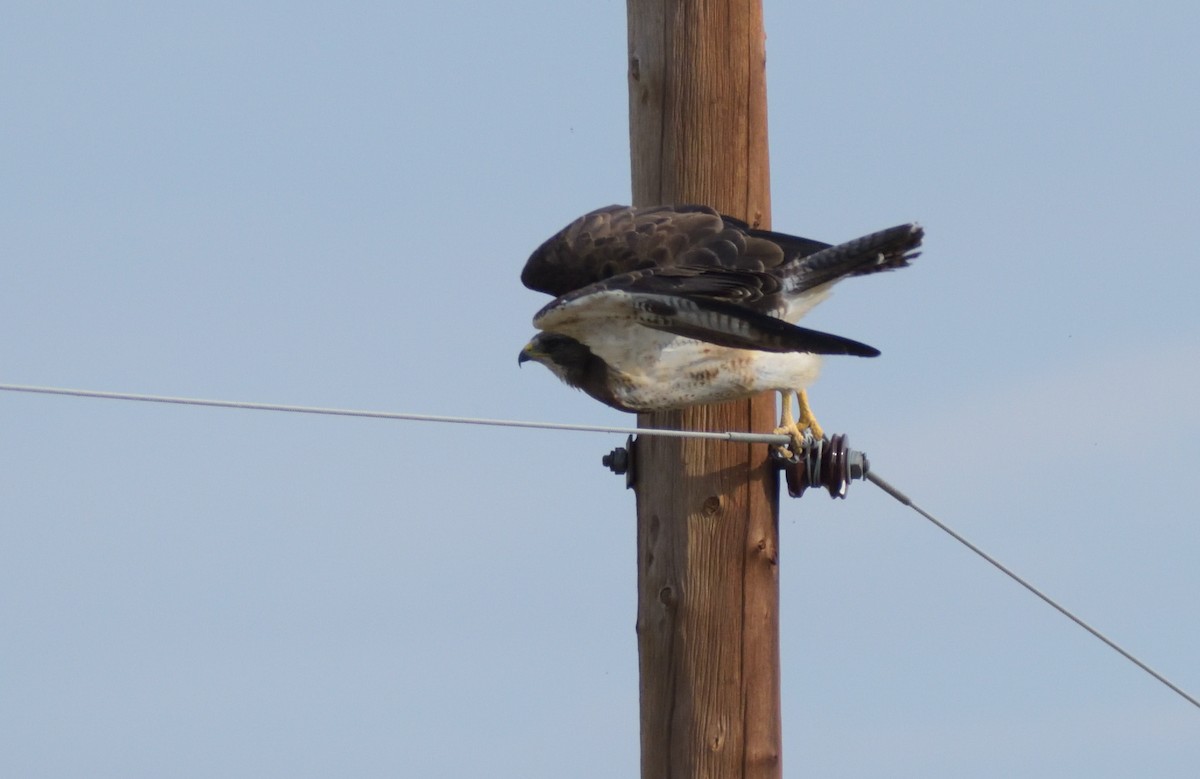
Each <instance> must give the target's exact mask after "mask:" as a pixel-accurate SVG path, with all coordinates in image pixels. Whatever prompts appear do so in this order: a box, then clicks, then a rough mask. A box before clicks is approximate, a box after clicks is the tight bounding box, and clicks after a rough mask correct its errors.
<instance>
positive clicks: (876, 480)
mask: <svg viewBox="0 0 1200 779" xmlns="http://www.w3.org/2000/svg"><path fill="white" fill-rule="evenodd" d="M864 478H866V479H867V481H870V482H871V483H873V484H874V485H875V486H876V487H878V488H879V489H881V490H883V491H884V492H886V493H887V494H888V495H891V496H892V497H893V498H895V499H896V500H898V501H900V502H901V503H903V504H904V505H905V506H908V507H909V508H911V509H912V510H913V511H915V512H917V513H918V514H920V515H921V516H923V517H925V519H928V520H929V521H930V522H932V523H933V524H934V525H936V526H937V527H938V528H939V529H940V530H943V531H945V532H946V534H948V535H949V536H950V537H951V538H953V539H954V540H955V541H957V542H959V543H960V544H962V545H963V546H965V547H966V548H968V549H970V550H971V551H972V552H974V553H975V554H977V555H979V556H980V557H982V558H983V559H984V560H987V561H988V562H989V563H991V564H992V565H993V566H995V567H996V568H998V569H999V570H1000V572H1001V573H1003V574H1004V575H1005V576H1007V577H1009V578H1010V579H1012V580H1013V581H1015V582H1016V583H1017V584H1019V585H1021V586H1022V587H1024V588H1025V589H1027V590H1029V591H1030V592H1032V593H1033V594H1034V595H1036V596H1038V597H1039V598H1041V599H1042V600H1043V601H1045V602H1046V603H1048V604H1049V605H1050V606H1052V607H1053V608H1054V609H1055V610H1057V611H1058V612H1059V613H1060V614H1062V615H1063V616H1064V617H1066V618H1067V619H1069V620H1071V621H1072V622H1074V623H1075V624H1076V625H1078V626H1079V627H1081V628H1083V629H1084V630H1086V631H1087V632H1089V633H1091V634H1092V635H1093V636H1095V637H1096V638H1098V639H1100V640H1101V641H1103V642H1104V643H1105V644H1108V646H1109V647H1110V648H1112V649H1113V650H1114V651H1116V652H1117V653H1118V654H1120V655H1121V656H1122V657H1124V658H1125V659H1126V660H1128V661H1129V662H1131V663H1133V664H1134V665H1136V666H1137V667H1138V668H1141V669H1142V670H1143V671H1145V672H1146V673H1148V674H1150V675H1151V676H1153V677H1154V678H1155V679H1157V680H1158V681H1160V682H1162V683H1163V684H1165V685H1166V686H1167V687H1169V688H1170V689H1171V690H1173V691H1174V692H1175V693H1177V694H1178V695H1179V696H1180V697H1181V698H1183V699H1184V700H1185V701H1187V702H1188V703H1190V704H1192V705H1193V706H1195V707H1196V708H1198V709H1200V701H1198V700H1196V699H1195V698H1193V697H1192V696H1191V695H1188V694H1187V693H1186V692H1184V691H1183V690H1181V689H1180V688H1179V687H1178V686H1176V685H1175V684H1174V683H1172V682H1171V680H1170V679H1168V678H1167V677H1165V676H1163V675H1162V674H1160V673H1159V672H1158V671H1155V670H1154V669H1153V668H1151V667H1150V666H1148V665H1146V664H1145V663H1143V662H1142V661H1141V660H1139V659H1137V658H1136V657H1134V656H1133V655H1132V654H1130V653H1129V652H1128V651H1126V650H1125V649H1123V648H1122V647H1121V646H1120V645H1118V644H1117V643H1116V642H1115V641H1113V640H1112V639H1111V638H1109V637H1108V636H1106V635H1104V634H1103V633H1101V632H1100V631H1099V630H1096V629H1095V628H1094V627H1092V626H1091V625H1089V624H1088V623H1086V622H1084V621H1083V620H1082V619H1080V618H1079V617H1077V616H1075V615H1074V614H1072V613H1071V612H1070V611H1068V610H1067V609H1066V608H1065V607H1063V606H1061V605H1059V604H1058V602H1057V601H1055V600H1054V599H1053V598H1051V597H1050V596H1049V595H1046V594H1045V593H1044V592H1042V591H1041V590H1039V589H1038V588H1037V587H1034V586H1033V585H1032V584H1030V583H1029V582H1027V581H1025V580H1024V579H1023V578H1021V577H1020V576H1018V575H1017V574H1015V573H1013V572H1012V571H1011V570H1010V569H1009V568H1007V567H1006V566H1005V565H1004V564H1003V563H1001V562H1000V561H999V560H997V559H996V558H994V557H992V556H991V555H990V554H988V553H987V552H985V551H983V550H982V549H980V548H979V547H977V546H975V544H972V543H971V542H970V541H968V540H967V539H965V538H963V537H962V536H961V535H959V534H958V533H956V532H954V530H952V529H951V528H949V527H948V526H947V525H946V524H945V523H943V522H941V521H940V520H938V519H937V517H935V516H933V515H932V514H930V513H929V512H928V511H926V510H925V509H923V508H921V507H920V506H918V505H917V504H915V503H913V502H912V499H911V498H909V497H908V496H907V495H905V494H904V493H903V492H901V491H900V490H898V489H896V488H895V487H893V486H892V485H891V484H888V483H887V482H886V481H884V480H883V479H882V478H880V477H879V476H877V475H876V474H875V473H873V472H871V471H868V472H867V473H866V474H865V475H864Z"/></svg>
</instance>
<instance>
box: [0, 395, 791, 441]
mask: <svg viewBox="0 0 1200 779" xmlns="http://www.w3.org/2000/svg"><path fill="white" fill-rule="evenodd" d="M0 391H5V392H27V393H34V394H40V395H70V396H72V397H77V398H99V399H101V400H137V401H143V402H146V403H173V404H176V405H183V406H208V407H212V408H242V409H251V410H253V411H285V412H289V413H293V414H324V415H327V416H340V417H368V418H370V419H396V420H404V421H408V422H442V423H446V424H457V425H487V426H491V427H523V428H532V429H534V430H573V431H576V432H583V433H618V434H620V435H649V436H660V437H663V438H705V439H708V440H711V441H732V442H734V443H743V444H774V445H786V444H787V443H788V442H790V441H791V440H792V439H791V437H789V436H786V435H779V434H775V433H742V432H736V431H735V432H722V433H713V432H704V431H700V430H659V429H656V428H646V427H605V426H603V425H570V424H562V423H558V422H525V421H521V420H516V419H480V418H476V417H451V416H435V415H433V414H401V413H396V412H392V411H365V410H359V409H349V408H324V407H321V406H291V405H285V404H281V403H252V402H249V401H243V400H209V399H205V398H181V397H172V396H170V395H144V394H140V393H133V392H102V391H99V390H82V389H67V388H65V387H36V386H30V385H27V384H0Z"/></svg>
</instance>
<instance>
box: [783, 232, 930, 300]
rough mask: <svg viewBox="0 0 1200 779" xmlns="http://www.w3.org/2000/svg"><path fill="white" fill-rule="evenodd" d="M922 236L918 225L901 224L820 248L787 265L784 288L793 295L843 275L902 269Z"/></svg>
mask: <svg viewBox="0 0 1200 779" xmlns="http://www.w3.org/2000/svg"><path fill="white" fill-rule="evenodd" d="M924 237H925V230H924V229H923V228H922V227H921V226H920V225H918V224H915V223H914V224H904V225H897V226H896V227H889V228H888V229H886V230H880V231H879V232H877V233H871V234H870V235H864V236H862V237H861V238H855V239H854V240H853V241H847V242H846V243H841V244H838V245H837V246H830V247H829V248H828V249H822V250H821V251H819V252H817V253H816V254H810V255H809V256H807V257H803V258H801V259H799V260H796V261H795V262H794V263H792V265H791V267H789V268H787V270H786V271H785V279H786V280H785V282H784V284H785V288H786V291H787V292H790V293H792V294H795V293H799V292H804V291H805V290H809V289H812V288H813V287H819V286H821V285H822V284H827V283H829V282H831V281H837V280H838V279H841V278H845V277H847V276H865V275H867V274H869V273H878V272H879V271H885V270H892V269H894V268H903V267H904V266H906V265H908V264H909V262H911V261H912V260H914V259H916V258H917V257H918V256H919V255H920V252H918V251H916V250H917V249H918V248H919V247H920V246H921V239H923V238H924Z"/></svg>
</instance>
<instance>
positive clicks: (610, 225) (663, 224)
mask: <svg viewBox="0 0 1200 779" xmlns="http://www.w3.org/2000/svg"><path fill="white" fill-rule="evenodd" d="M922 235H923V231H922V230H921V228H920V227H919V226H918V225H915V224H906V225H900V226H898V227H892V228H890V229H887V230H881V231H880V232H877V233H872V234H871V235H867V236H863V237H861V238H856V239H854V240H853V241H849V242H847V243H843V244H839V245H837V246H830V245H829V244H825V243H821V242H819V241H812V240H809V239H807V238H797V237H794V236H790V235H783V234H781V233H773V232H769V231H767V230H758V229H755V228H752V227H750V226H749V225H747V224H746V223H745V222H742V221H740V220H737V219H732V218H730V217H728V216H722V215H720V214H718V213H717V212H716V211H714V210H713V209H711V208H708V207H707V206H653V207H648V208H637V207H629V206H608V207H607V208H601V209H599V210H596V211H593V212H591V213H589V214H585V215H584V216H581V217H580V218H578V219H576V220H575V221H574V222H571V224H569V225H567V226H566V227H565V228H563V229H562V230H561V231H559V232H558V233H557V234H556V235H554V236H553V237H551V238H550V239H549V240H548V241H546V242H545V243H544V244H542V245H541V246H540V247H538V249H537V251H535V252H534V253H533V255H532V256H531V257H530V258H529V261H528V262H527V263H526V264H525V269H524V271H522V273H521V281H522V282H524V284H525V286H527V287H529V288H530V289H534V290H538V291H540V292H546V293H548V294H550V295H554V296H555V299H554V300H553V301H552V302H551V303H550V304H548V305H547V306H545V307H544V308H543V309H542V310H541V311H539V312H538V313H537V315H535V316H534V318H533V324H534V327H536V328H538V329H539V330H541V331H542V332H540V333H538V334H537V335H536V336H534V338H533V340H531V341H530V342H529V343H528V344H526V345H525V348H524V349H522V350H521V355H520V357H519V358H518V362H522V363H523V362H525V361H527V360H534V361H536V362H540V363H542V364H543V365H545V366H546V367H547V368H549V369H550V370H551V371H553V372H554V374H555V375H556V376H558V377H559V378H560V379H562V380H563V381H564V382H566V383H567V384H570V385H571V386H573V387H577V388H579V389H582V390H583V391H584V392H586V393H587V394H589V395H591V396H592V397H593V398H595V399H596V400H599V401H600V402H601V403H606V404H608V405H610V406H612V407H613V408H618V409H621V410H622V411H634V412H639V411H659V410H663V409H672V408H680V407H683V406H690V405H694V404H702V403H717V402H721V401H726V400H733V399H735V398H742V397H747V396H750V395H754V394H756V393H759V392H763V391H765V390H775V391H778V392H779V393H780V395H781V396H782V400H783V411H782V418H781V420H780V427H779V430H778V431H777V432H783V433H787V434H789V435H791V436H792V439H793V442H794V444H793V446H795V447H799V446H800V445H801V444H802V441H803V437H804V432H805V431H806V430H808V431H809V432H811V433H812V435H813V436H814V437H816V438H818V439H819V438H821V437H822V432H821V428H820V426H819V425H818V424H817V421H816V419H815V418H814V417H813V415H812V411H811V410H810V409H809V407H808V402H807V398H806V396H805V393H804V388H805V387H807V386H808V385H809V384H811V383H812V382H813V380H814V379H816V377H817V372H818V369H819V368H820V357H819V355H822V354H849V355H855V356H858V357H874V356H876V355H878V354H879V351H878V350H877V349H874V348H872V347H870V346H867V345H866V344H862V343H859V342H857V341H851V340H850V339H848V338H842V337H841V336H837V335H831V334H828V333H821V332H818V331H816V330H809V329H807V328H803V327H797V326H796V325H795V324H793V323H794V322H796V321H797V320H798V319H800V317H802V316H804V314H805V313H806V312H807V311H808V310H809V309H810V308H812V307H813V306H815V305H816V304H817V303H819V302H820V301H821V300H822V299H824V297H825V296H826V295H827V294H828V293H829V289H830V287H832V286H833V284H834V283H835V282H837V281H839V280H840V279H843V278H845V277H847V276H863V275H866V274H868V273H875V272H877V271H884V270H891V269H893V268H902V267H904V266H905V265H907V264H908V263H909V261H910V260H912V259H913V258H914V257H916V256H917V252H916V249H917V248H918V247H919V246H920V245H921V238H922ZM793 396H796V397H797V398H798V405H799V419H798V420H797V419H796V418H795V417H793V415H792V397H793ZM793 451H795V452H796V453H798V452H799V450H798V449H794V450H793ZM784 453H785V454H789V453H788V452H786V451H785V452H784Z"/></svg>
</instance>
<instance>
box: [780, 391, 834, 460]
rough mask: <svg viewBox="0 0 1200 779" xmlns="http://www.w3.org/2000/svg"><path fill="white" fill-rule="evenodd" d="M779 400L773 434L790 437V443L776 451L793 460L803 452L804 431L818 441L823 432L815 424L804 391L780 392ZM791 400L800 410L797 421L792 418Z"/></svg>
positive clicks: (823, 434)
mask: <svg viewBox="0 0 1200 779" xmlns="http://www.w3.org/2000/svg"><path fill="white" fill-rule="evenodd" d="M779 398H780V406H781V408H780V413H779V427H777V428H775V432H776V433H778V434H780V435H787V436H791V439H792V441H791V443H790V444H789V445H787V446H779V447H777V449H776V451H778V452H779V454H780V456H782V457H783V458H784V459H786V460H794V459H795V458H797V457H799V456H800V453H801V452H802V451H803V450H804V431H805V430H808V431H809V432H811V433H812V435H813V437H814V438H816V439H817V440H818V441H819V440H820V439H822V438H824V437H825V432H824V431H823V430H821V426H820V425H819V424H817V418H816V417H814V416H813V413H812V409H811V408H810V407H809V405H808V394H807V393H806V392H805V391H804V390H800V391H799V392H793V391H790V390H789V391H781V392H780V393H779ZM792 398H795V399H796V404H797V405H798V406H799V408H800V418H799V419H798V420H797V419H796V418H795V417H794V416H792Z"/></svg>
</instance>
